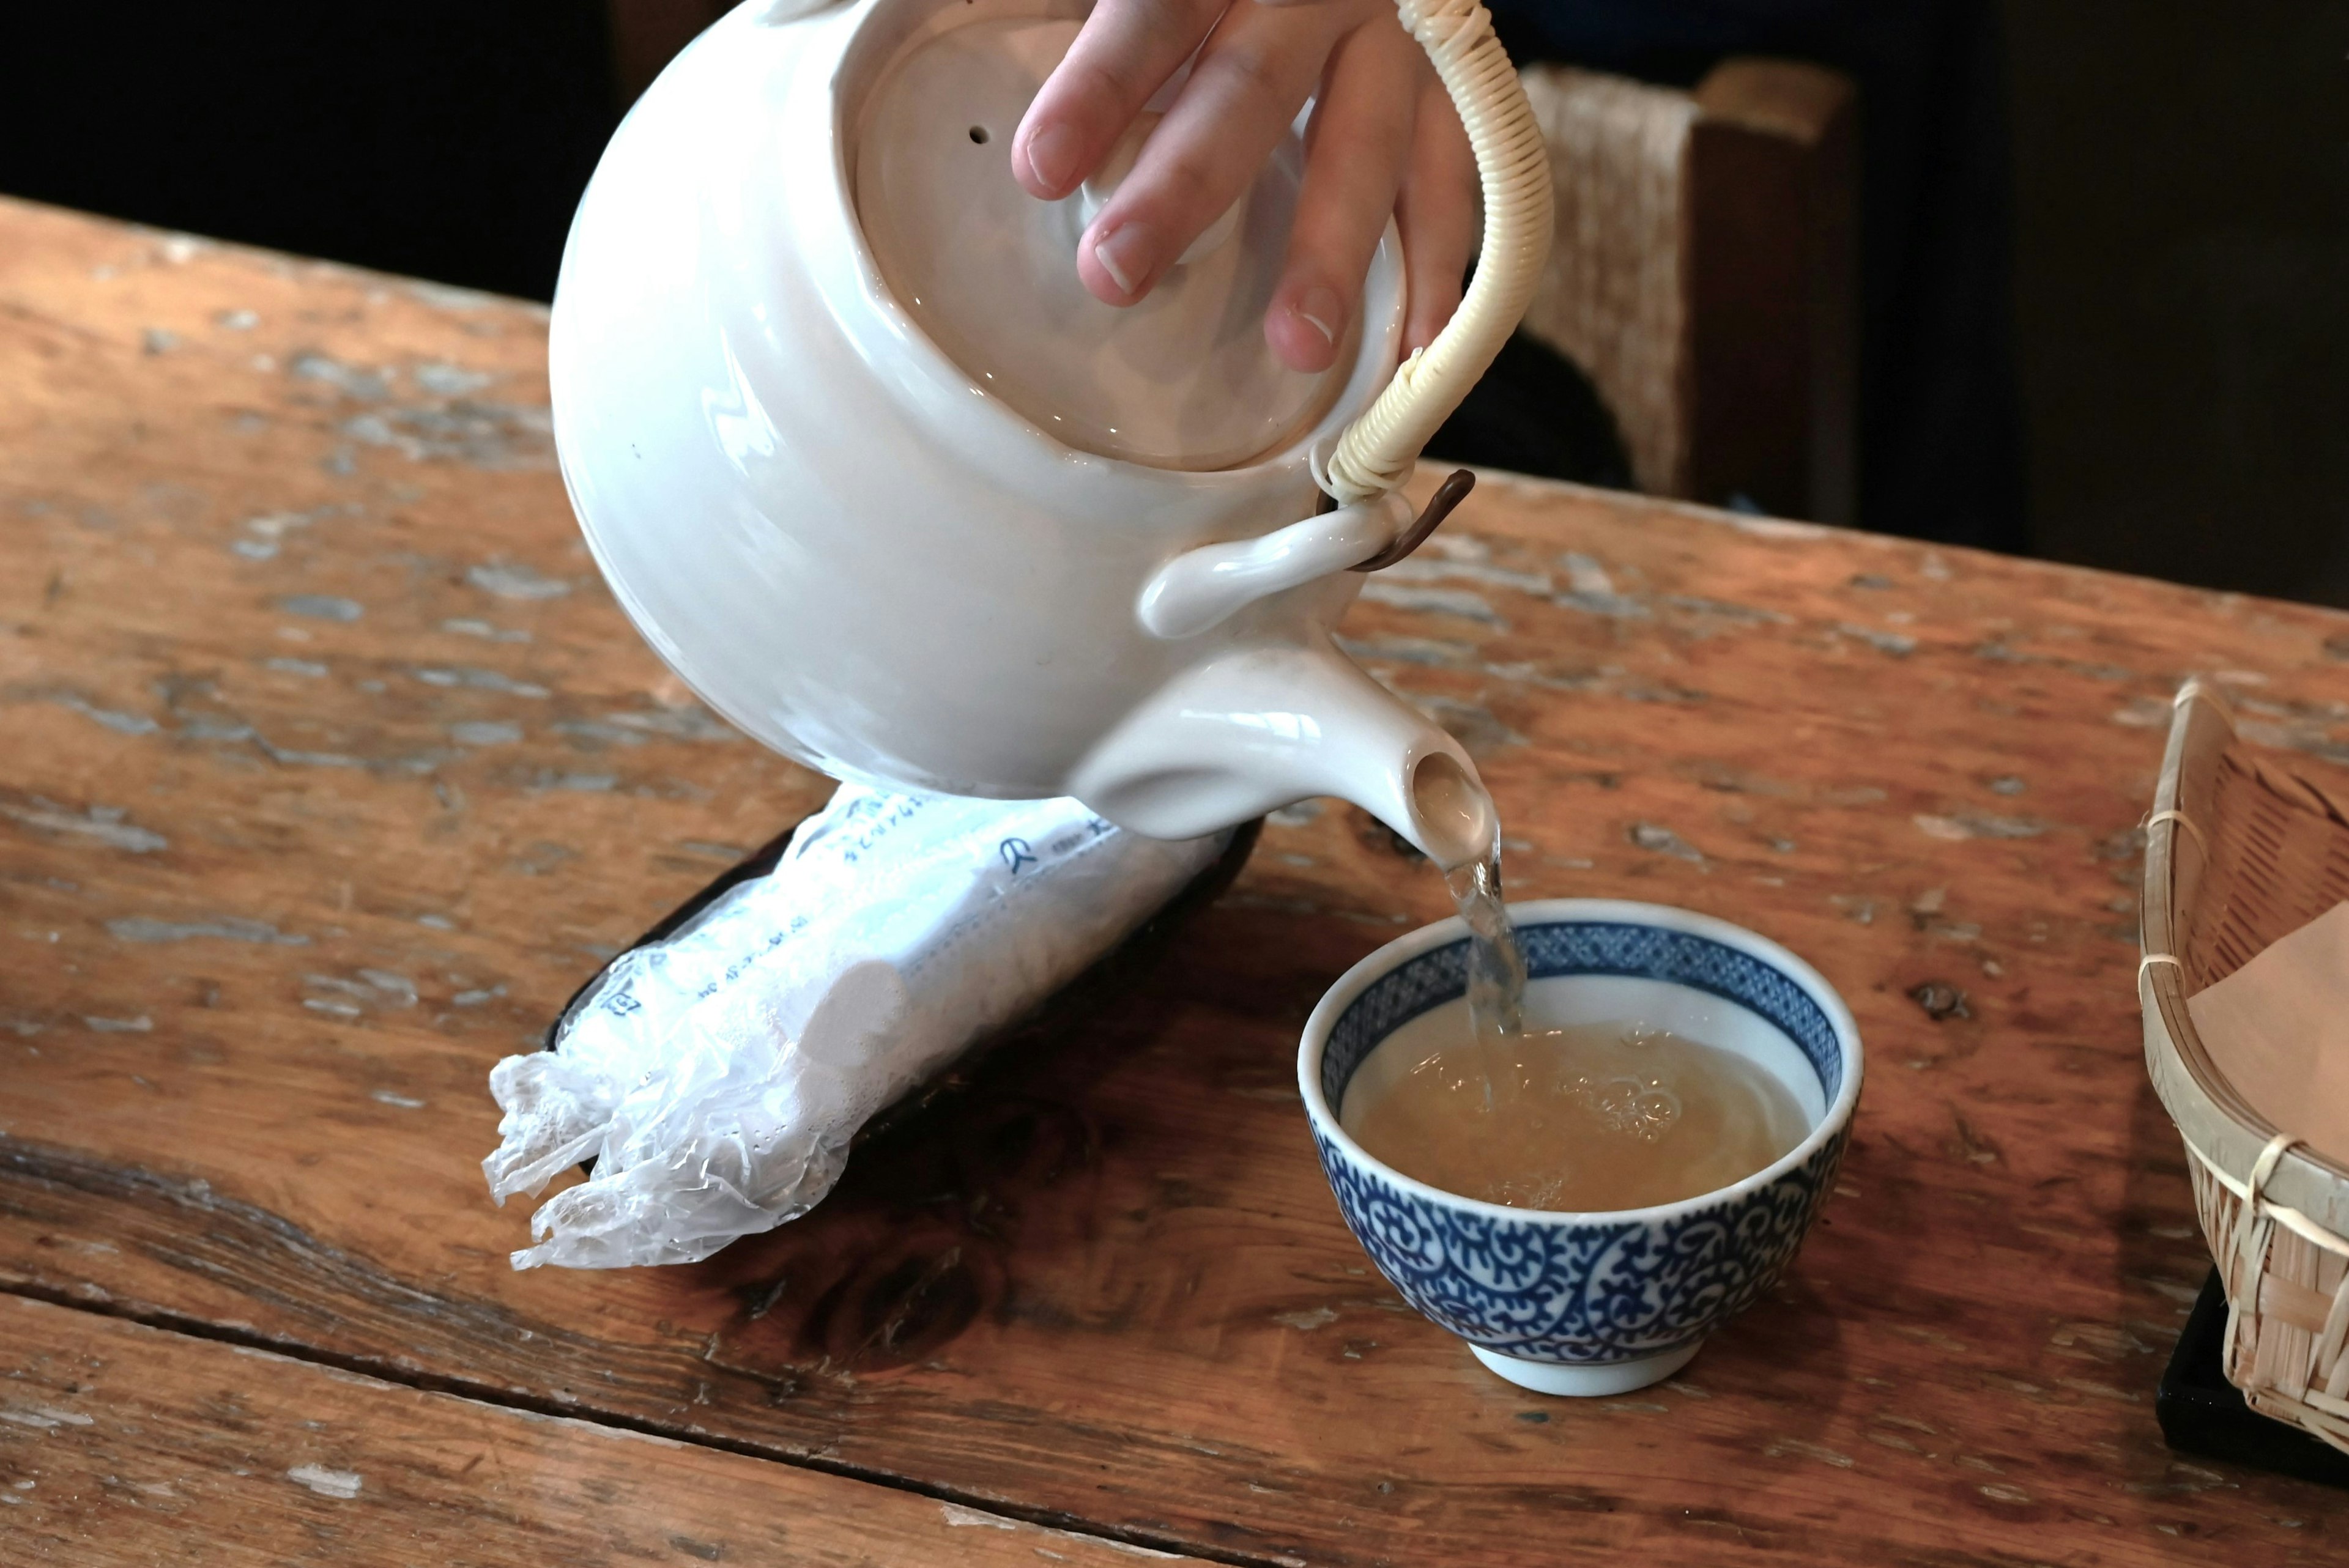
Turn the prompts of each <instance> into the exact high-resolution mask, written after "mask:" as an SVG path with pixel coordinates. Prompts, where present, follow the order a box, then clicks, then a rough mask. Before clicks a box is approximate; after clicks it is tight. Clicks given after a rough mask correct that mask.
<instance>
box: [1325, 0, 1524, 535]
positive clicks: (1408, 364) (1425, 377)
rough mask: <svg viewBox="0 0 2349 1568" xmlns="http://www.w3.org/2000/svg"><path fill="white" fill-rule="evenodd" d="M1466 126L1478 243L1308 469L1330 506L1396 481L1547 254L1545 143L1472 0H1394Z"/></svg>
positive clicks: (1517, 308) (1485, 357)
mask: <svg viewBox="0 0 2349 1568" xmlns="http://www.w3.org/2000/svg"><path fill="white" fill-rule="evenodd" d="M1396 8H1397V9H1398V10H1399V11H1400V12H1401V14H1402V25H1403V29H1404V30H1405V31H1406V32H1408V33H1410V34H1411V36H1413V37H1414V38H1416V39H1418V40H1419V45H1420V46H1421V47H1422V48H1423V49H1425V50H1426V51H1427V57H1428V58H1429V59H1430V60H1431V61H1433V63H1434V66H1435V74H1436V76H1437V77H1440V78H1441V79H1442V80H1443V83H1444V91H1445V92H1447V93H1449V94H1450V95H1451V97H1452V103H1453V107H1454V108H1456V109H1458V110H1459V112H1460V123H1461V124H1462V125H1463V126H1464V127H1466V128H1467V131H1468V143H1469V146H1470V147H1471V148H1472V149H1474V150H1475V154H1476V174H1477V179H1478V181H1479V182H1480V183H1481V185H1482V186H1483V189H1484V197H1485V243H1484V249H1483V250H1482V251H1481V252H1480V253H1479V254H1478V257H1477V261H1476V275H1475V278H1474V279H1473V280H1471V281H1470V283H1469V284H1468V292H1467V294H1465V296H1464V297H1463V298H1462V300H1461V302H1460V308H1459V309H1458V310H1456V311H1454V313H1453V315H1452V319H1451V321H1450V322H1448V323H1447V324H1445V325H1444V330H1443V331H1442V332H1439V333H1437V334H1436V335H1435V341H1434V342H1433V343H1431V344H1429V345H1428V346H1426V347H1425V348H1423V349H1421V350H1420V351H1419V352H1417V353H1415V354H1413V356H1411V357H1410V358H1409V359H1407V360H1405V361H1404V362H1403V363H1402V366H1401V367H1400V368H1398V369H1397V370H1396V371H1395V375H1394V379H1393V380H1392V381H1391V382H1389V383H1388V384H1387V387H1386V390H1385V391H1383V392H1381V393H1380V394H1379V398H1378V401H1377V402H1375V403H1373V404H1371V407H1369V408H1368V409H1367V410H1366V411H1365V412H1364V413H1363V414H1362V416H1361V418H1358V419H1356V420H1355V421H1354V422H1353V423H1352V424H1351V425H1349V426H1348V427H1347V428H1346V430H1345V433H1344V434H1343V435H1341V436H1340V437H1339V438H1338V442H1337V445H1336V446H1335V447H1334V448H1333V449H1330V452H1329V455H1328V457H1327V459H1326V460H1319V461H1317V462H1316V464H1315V469H1316V471H1315V473H1314V478H1315V479H1316V480H1319V482H1320V485H1321V488H1322V489H1323V490H1326V491H1328V492H1329V493H1330V495H1332V496H1334V497H1336V498H1337V500H1338V502H1339V504H1340V505H1341V506H1351V505H1354V504H1356V503H1358V502H1361V501H1364V500H1370V499H1371V498H1372V497H1374V496H1380V495H1384V494H1386V493H1387V492H1389V491H1391V490H1396V489H1398V488H1400V487H1401V486H1402V482H1403V480H1406V479H1408V478H1409V477H1410V476H1411V470H1412V466H1413V464H1414V463H1416V462H1417V461H1418V460H1419V453H1420V449H1421V448H1423V447H1424V446H1426V445H1427V443H1428V440H1429V438H1431V437H1433V435H1434V434H1435V432H1436V428H1438V427H1439V426H1441V425H1442V424H1443V423H1444V420H1445V419H1446V418H1449V417H1450V416H1451V413H1452V411H1453V410H1454V408H1457V407H1459V406H1460V400H1461V399H1462V398H1464V397H1466V396H1467V395H1468V389H1469V388H1470V387H1474V386H1475V384H1476V379H1477V377H1481V376H1482V375H1484V374H1485V370H1486V369H1487V368H1488V367H1489V366H1491V365H1492V363H1493V358H1494V356H1495V355H1497V354H1499V353H1500V352H1501V346H1502V345H1503V344H1505V343H1506V342H1507V341H1508V338H1509V334H1510V333H1512V332H1514V331H1516V325H1517V321H1518V318H1519V317H1521V316H1523V315H1525V313H1526V303H1527V302H1528V301H1530V300H1531V299H1532V298H1533V293H1534V285H1535V284H1537V282H1539V280H1540V278H1541V270H1542V263H1543V262H1544V261H1545V260H1547V257H1548V254H1549V241H1550V224H1551V216H1550V173H1549V152H1548V150H1547V148H1545V147H1544V146H1543V144H1542V137H1541V128H1540V127H1539V126H1538V125H1537V124H1536V123H1535V121H1534V112H1533V106H1532V105H1530V104H1528V103H1527V102H1526V90H1525V88H1524V87H1523V86H1522V85H1520V84H1519V82H1518V81H1517V73H1516V68H1515V67H1512V66H1511V65H1510V64H1509V57H1508V52H1507V51H1506V50H1505V49H1503V48H1502V47H1501V41H1500V39H1499V38H1497V37H1495V36H1494V34H1493V18H1492V15H1491V14H1490V13H1489V12H1487V11H1486V10H1485V7H1484V6H1483V5H1479V4H1478V3H1477V0H1397V5H1396Z"/></svg>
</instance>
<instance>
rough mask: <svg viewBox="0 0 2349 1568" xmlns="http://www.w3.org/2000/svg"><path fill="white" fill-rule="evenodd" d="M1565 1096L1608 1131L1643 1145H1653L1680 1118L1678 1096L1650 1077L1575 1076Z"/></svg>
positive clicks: (1569, 1080) (1569, 1083) (1570, 1080)
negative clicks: (1620, 1134)
mask: <svg viewBox="0 0 2349 1568" xmlns="http://www.w3.org/2000/svg"><path fill="white" fill-rule="evenodd" d="M1566 1097H1567V1098H1568V1099H1570V1100H1573V1101H1574V1102H1576V1103H1577V1104H1578V1105H1580V1106H1581V1107H1582V1109H1584V1110H1585V1111H1586V1112H1588V1115H1589V1117H1590V1119H1592V1120H1593V1121H1595V1122H1597V1123H1598V1124H1599V1126H1600V1127H1602V1128H1604V1129H1606V1130H1608V1131H1609V1132H1620V1133H1624V1134H1627V1135H1629V1136H1630V1137H1633V1138H1636V1139H1638V1140H1640V1142H1642V1143H1654V1142H1656V1141H1657V1140H1660V1139H1661V1138H1662V1137H1663V1136H1664V1135H1665V1134H1666V1133H1668V1132H1670V1131H1671V1130H1672V1128H1673V1126H1674V1125H1675V1124H1676V1123H1678V1122H1679V1120H1680V1119H1681V1097H1680V1096H1679V1095H1677V1094H1675V1093H1673V1092H1672V1091H1671V1089H1670V1088H1667V1087H1665V1086H1664V1085H1663V1084H1661V1083H1659V1082H1657V1081H1656V1080H1655V1079H1653V1078H1633V1077H1630V1075H1628V1074H1626V1075H1620V1076H1617V1077H1613V1078H1592V1077H1590V1076H1589V1075H1588V1074H1577V1075H1575V1076H1574V1077H1573V1078H1569V1079H1568V1081H1567V1084H1566Z"/></svg>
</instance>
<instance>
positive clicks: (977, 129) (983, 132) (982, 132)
mask: <svg viewBox="0 0 2349 1568" xmlns="http://www.w3.org/2000/svg"><path fill="white" fill-rule="evenodd" d="M970 139H971V140H973V141H975V142H977V143H978V145H979V146H981V147H985V146H986V145H987V127H985V126H983V125H974V126H972V127H971V128H970Z"/></svg>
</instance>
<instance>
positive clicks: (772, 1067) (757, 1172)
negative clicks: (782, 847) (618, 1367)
mask: <svg viewBox="0 0 2349 1568" xmlns="http://www.w3.org/2000/svg"><path fill="white" fill-rule="evenodd" d="M1229 841H1230V835H1229V834H1228V833H1226V834H1219V835H1216V836H1215V837H1212V838H1206V839H1194V840H1189V841H1184V842H1180V843H1166V842H1161V841H1156V840H1152V839H1144V838H1142V837H1139V836H1137V835H1135V834H1133V833H1128V832H1125V831H1123V830H1120V829H1117V828H1114V827H1112V826H1111V825H1110V824H1109V823H1107V822H1105V821H1103V820H1101V819H1100V818H1098V817H1096V816H1094V815H1093V814H1092V812H1091V811H1088V810H1086V809H1085V808H1084V807H1082V806H1080V805H1079V804H1077V802H1075V801H1074V800H1065V799H1064V800H1033V801H1002V800H967V799H952V798H948V797H944V796H920V795H893V794H885V793H883V792H880V791H878V790H873V789H864V788H861V787H858V786H854V785H843V786H842V787H841V789H840V790H839V792H838V793H836V794H835V795H833V798H832V800H831V803H830V804H829V805H827V806H826V807H825V808H824V809H823V811H822V812H820V813H818V814H817V815H816V816H814V817H812V818H811V819H809V820H807V821H806V822H805V823H803V824H802V826H801V828H800V830H799V831H798V833H797V834H796V835H795V836H794V837H793V838H792V843H791V847H790V849H789V850H788V851H786V852H785V853H784V855H783V858H782V860H781V863H780V864H778V865H777V866H776V868H775V870H774V871H773V872H772V873H771V874H770V875H767V876H764V877H760V878H757V879H754V880H752V881H750V882H744V883H742V884H741V885H740V886H739V887H736V888H734V889H732V890H731V891H730V892H727V893H726V894H724V895H723V896H722V897H720V898H719V899H718V900H717V901H715V902H714V903H711V904H710V906H709V908H708V909H707V910H705V911H703V912H702V913H700V914H698V915H697V916H696V917H695V918H694V919H693V920H692V921H690V922H689V923H688V924H687V925H685V926H684V927H683V928H682V929H680V930H679V931H678V932H676V933H675V934H672V935H671V936H669V937H668V938H667V940H665V941H663V942H659V943H655V944H647V945H646V946H643V947H639V948H637V949H636V950H634V951H632V952H630V953H627V954H624V955H622V956H621V958H619V959H618V960H617V961H616V962H615V963H614V964H613V965H612V966H611V967H610V968H609V969H608V970H606V971H605V974H604V975H602V976H601V977H600V978H599V979H598V980H597V981H596V983H595V987H594V989H593V990H592V991H591V992H590V993H589V994H588V995H586V996H585V997H583V998H582V999H581V1002H580V1005H579V1006H577V1007H575V1008H574V1010H573V1012H572V1014H571V1016H569V1018H568V1019H567V1020H566V1022H565V1024H564V1027H563V1028H562V1030H561V1032H560V1034H559V1036H558V1037H557V1039H556V1040H555V1043H554V1049H552V1050H547V1051H539V1052H534V1053H533V1054H531V1055H529V1056H518V1057H507V1058H506V1059H505V1060H503V1061H502V1062H500V1063H499V1064H498V1065H497V1067H496V1068H494V1069H493V1070H492V1072H491V1074H490V1092H491V1093H492V1094H493V1095H495V1096H496V1097H497V1101H498V1104H499V1105H500V1106H501V1107H502V1109H504V1111H505V1119H504V1120H503V1121H502V1123H500V1125H499V1128H498V1132H499V1136H500V1138H501V1140H502V1141H501V1142H500V1144H499V1146H498V1150H497V1152H495V1153H494V1154H492V1155H491V1156H490V1157H489V1158H488V1159H487V1160H485V1161H482V1162H481V1168H482V1171H483V1172H484V1173H485V1174H486V1175H487V1176H488V1177H489V1181H490V1191H491V1192H492V1195H494V1196H495V1197H496V1199H497V1201H498V1202H500V1203H503V1202H505V1201H506V1199H507V1198H509V1197H511V1196H512V1195H513V1194H515V1193H517V1192H527V1193H530V1194H532V1195H533V1196H535V1195H536V1194H537V1193H539V1192H540V1191H543V1190H544V1189H545V1186H546V1183H547V1182H548V1181H550V1180H551V1179H552V1178H554V1176H555V1175H557V1174H558V1173H560V1172H561V1171H564V1170H567V1169H569V1168H570V1167H572V1166H574V1165H576V1164H578V1163H579V1162H580V1161H584V1160H588V1159H593V1160H594V1161H595V1173H594V1176H593V1178H592V1179H591V1180H589V1181H586V1182H585V1183H584V1184H582V1185H580V1186H576V1187H572V1188H569V1189H567V1190H565V1191H562V1192H559V1193H557V1194H556V1195H555V1196H554V1198H552V1199H550V1200H549V1201H548V1202H545V1203H544V1204H543V1205H541V1206H540V1208H539V1210H538V1211H537V1212H536V1213H534V1214H533V1215H532V1216H531V1233H532V1234H533V1236H534V1237H535V1238H537V1242H538V1244H537V1245H536V1246H533V1247H530V1248H528V1249H526V1250H524V1251H522V1252H518V1253H514V1254H513V1263H514V1266H515V1267H516V1268H533V1267H535V1266H537V1265H538V1264H563V1265H564V1266H565V1267H570V1268H621V1267H626V1266H628V1265H630V1264H675V1263H691V1262H694V1261H696V1260H697V1259H700V1258H706V1257H708V1256H709V1254H710V1253H714V1252H716V1251H717V1250H718V1249H719V1248H720V1247H722V1246H724V1245H725V1244H726V1243H729V1242H730V1241H732V1240H734V1239H735V1238H736V1237H737V1236H744V1235H749V1234H751V1233H754V1232H758V1231H764V1230H768V1229H770V1228H771V1227H773V1226H775V1225H778V1224H781V1222H784V1221H786V1220H790V1219H792V1218H795V1217H797V1216H798V1215H800V1214H802V1213H805V1212H807V1211H808V1210H809V1209H811V1208H812V1207H813V1206H814V1205H815V1204H816V1203H817V1202H820V1201H822V1199H823V1196H824V1194H825V1193H827V1192H829V1191H832V1187H833V1182H835V1181H838V1180H839V1179H840V1173H841V1171H842V1169H843V1167H844V1166H845V1165H846V1164H847V1161H848V1148H849V1141H850V1140H851V1139H852V1138H854V1136H855V1133H856V1130H857V1129H858V1128H860V1127H862V1126H863V1125H864V1122H865V1121H866V1119H869V1118H870V1117H871V1116H872V1115H873V1114H874V1112H875V1111H877V1110H879V1109H882V1108H883V1107H885V1106H886V1105H888V1104H890V1103H891V1102H892V1101H893V1100H895V1099H897V1098H899V1097H900V1096H901V1095H903V1094H904V1093H905V1092H906V1091H907V1090H908V1089H911V1088H915V1087H916V1086H917V1085H918V1084H920V1083H922V1082H923V1081H924V1080H926V1079H927V1078H931V1077H932V1076H934V1075H935V1074H936V1072H937V1071H938V1069H939V1068H943V1067H944V1066H945V1065H946V1064H947V1062H948V1061H949V1060H951V1059H952V1058H953V1057H955V1056H956V1055H957V1054H958V1053H960V1052H961V1051H962V1050H963V1049H964V1048H965V1047H968V1046H969V1045H970V1044H971V1043H973V1042H974V1041H976V1040H977V1039H978V1038H979V1037H982V1036H984V1035H986V1034H988V1033H990V1032H992V1031H993V1030H996V1029H998V1028H1000V1027H1001V1026H1004V1025H1005V1024H1008V1023H1009V1022H1011V1021H1012V1020H1013V1019H1015V1018H1017V1017H1019V1016H1020V1015H1021V1014H1023V1013H1025V1012H1026V1011H1028V1009H1029V1008H1030V1007H1031V1006H1035V1005H1036V1004H1037V1003H1039V1002H1041V1001H1042V1000H1043V999H1044V998H1045V997H1047V996H1049V995H1051V994H1052V993H1053V992H1054V991H1056V990H1058V989H1059V988H1060V987H1061V986H1062V985H1066V984H1067V983H1068V982H1069V981H1071V979H1073V978H1075V976H1076V975H1078V974H1079V973H1081V971H1082V970H1083V969H1084V968H1085V967H1086V965H1089V964H1091V963H1092V962H1093V961H1094V960H1095V959H1097V958H1099V957H1101V956H1102V954H1105V953H1107V952H1109V951H1110V950H1111V949H1112V947H1114V946H1116V945H1117V944H1119V943H1120V942H1121V941H1123V939H1124V938H1125V937H1126V936H1127V935H1129V934H1132V933H1133V931H1134V930H1135V929H1136V928H1137V927H1139V926H1140V925H1141V924H1142V923H1143V922H1144V921H1146V920H1147V919H1149V918H1150V916H1151V915H1152V914H1154V913H1156V912H1157V911H1158V910H1159V909H1160V908H1161V907H1162V906H1163V905H1164V904H1165V903H1167V902H1168V901H1169V900H1170V899H1172V898H1173V897H1174V895H1175V894H1176V893H1177V892H1181V891H1182V889H1183V887H1184V885H1185V883H1187V882H1189V881H1190V880H1191V879H1192V878H1193V877H1195V876H1196V875H1197V874H1198V873H1199V872H1202V871H1204V870H1205V869H1206V867H1207V866H1208V865H1209V864H1210V863H1211V862H1212V861H1215V859H1216V856H1217V855H1218V854H1219V853H1220V852H1221V851H1222V850H1223V849H1224V847H1225V846H1226V844H1227V843H1228V842H1229Z"/></svg>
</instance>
